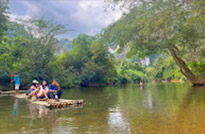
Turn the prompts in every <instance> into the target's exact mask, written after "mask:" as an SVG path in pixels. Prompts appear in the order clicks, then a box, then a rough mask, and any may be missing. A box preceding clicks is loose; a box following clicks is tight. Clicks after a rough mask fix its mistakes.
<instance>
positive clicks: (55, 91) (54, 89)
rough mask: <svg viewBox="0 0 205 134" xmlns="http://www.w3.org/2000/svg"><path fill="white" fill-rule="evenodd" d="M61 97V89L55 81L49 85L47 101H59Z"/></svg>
mask: <svg viewBox="0 0 205 134" xmlns="http://www.w3.org/2000/svg"><path fill="white" fill-rule="evenodd" d="M61 95H62V91H61V87H60V85H59V84H58V82H57V81H56V80H53V82H52V83H51V84H50V85H49V88H48V98H49V99H60V98H61Z"/></svg>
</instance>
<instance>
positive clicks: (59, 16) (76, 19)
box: [9, 0, 122, 39]
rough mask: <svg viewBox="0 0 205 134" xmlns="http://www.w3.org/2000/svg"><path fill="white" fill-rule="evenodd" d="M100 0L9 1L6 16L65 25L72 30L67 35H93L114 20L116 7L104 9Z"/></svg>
mask: <svg viewBox="0 0 205 134" xmlns="http://www.w3.org/2000/svg"><path fill="white" fill-rule="evenodd" d="M106 5H107V4H106V3H104V0H10V3H9V11H10V13H11V15H10V19H11V20H15V19H16V18H23V19H26V18H40V17H44V18H45V19H48V20H54V21H55V22H57V23H59V24H62V25H65V26H66V28H68V29H72V30H74V31H72V32H68V33H67V34H66V35H67V36H69V38H71V39H73V38H76V37H77V36H78V35H79V34H82V33H84V34H88V35H95V34H97V33H100V32H101V31H102V29H103V28H105V27H106V26H108V25H109V24H111V23H112V22H114V21H116V20H118V19H119V18H120V17H121V15H122V12H121V11H120V10H119V9H115V10H111V9H110V10H108V11H105V9H106Z"/></svg>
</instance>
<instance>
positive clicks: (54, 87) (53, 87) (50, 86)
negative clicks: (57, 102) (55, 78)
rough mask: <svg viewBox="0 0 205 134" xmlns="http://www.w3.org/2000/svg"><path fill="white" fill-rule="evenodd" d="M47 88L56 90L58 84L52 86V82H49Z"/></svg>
mask: <svg viewBox="0 0 205 134" xmlns="http://www.w3.org/2000/svg"><path fill="white" fill-rule="evenodd" d="M48 89H49V90H56V91H57V90H58V86H56V85H55V86H53V85H52V84H50V85H49V87H48Z"/></svg>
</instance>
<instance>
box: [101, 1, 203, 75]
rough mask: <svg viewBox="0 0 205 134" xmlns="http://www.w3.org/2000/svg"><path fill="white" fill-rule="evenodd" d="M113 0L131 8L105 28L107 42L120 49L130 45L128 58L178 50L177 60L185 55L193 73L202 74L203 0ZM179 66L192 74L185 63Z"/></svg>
mask: <svg viewBox="0 0 205 134" xmlns="http://www.w3.org/2000/svg"><path fill="white" fill-rule="evenodd" d="M108 1H109V0H108ZM110 1H112V2H116V3H121V4H122V6H123V7H132V8H127V10H128V11H127V12H126V13H125V14H124V15H123V16H122V17H121V18H120V19H119V20H118V21H117V22H115V23H113V24H111V25H110V26H109V27H108V28H106V29H105V32H104V38H105V39H107V44H108V45H110V46H111V47H113V48H117V47H118V46H119V47H120V49H119V50H122V48H124V47H125V46H126V47H127V45H129V50H130V51H129V53H128V54H127V55H128V57H132V56H137V57H141V58H144V57H146V56H152V55H156V54H163V53H164V52H165V53H167V52H169V51H171V50H175V51H176V52H175V54H176V55H177V57H174V56H173V57H174V58H175V60H178V59H179V58H178V57H180V59H182V58H183V59H184V61H183V62H186V63H188V64H189V65H190V66H191V68H190V69H191V71H192V72H193V73H194V75H198V74H203V73H202V72H203V70H202V68H203V67H204V65H202V64H201V62H200V61H199V59H201V58H202V59H204V57H201V55H202V53H203V47H204V43H205V42H204V41H205V40H204V34H205V33H204V31H205V27H204V25H205V19H204V18H205V14H204V12H205V1H204V0H198V1H193V0H191V1H187V0H182V1H177V0H166V1H163V0H155V1H153V0H146V1H144V0H128V1H125V0H110ZM177 58H178V59H177ZM181 63H182V62H181ZM177 65H178V66H179V67H180V68H181V70H182V69H185V70H186V71H184V74H187V73H190V71H188V70H187V67H186V65H184V64H177ZM190 66H189V67H190ZM199 68H201V69H199ZM196 70H200V72H198V71H196ZM170 73H172V72H169V73H168V72H167V74H170ZM158 75H160V74H158ZM191 75H192V74H191ZM186 76H188V75H186ZM192 76H193V75H192ZM169 77H170V76H169ZM169 77H168V78H169ZM192 78H193V77H192Z"/></svg>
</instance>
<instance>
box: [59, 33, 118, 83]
mask: <svg viewBox="0 0 205 134" xmlns="http://www.w3.org/2000/svg"><path fill="white" fill-rule="evenodd" d="M59 61H60V63H61V64H62V65H63V67H64V68H65V69H69V68H72V69H74V70H75V71H77V72H78V73H79V77H78V79H79V80H80V84H81V85H82V86H87V85H89V84H96V83H99V84H110V83H112V82H113V79H114V77H115V75H116V71H115V68H114V62H113V59H112V57H111V56H110V53H109V52H108V48H107V47H106V46H104V45H102V44H101V42H100V41H99V40H98V37H97V36H94V37H93V36H88V35H84V34H81V35H79V36H78V37H77V38H76V39H74V40H73V41H72V50H71V51H69V52H64V53H63V55H61V56H59Z"/></svg>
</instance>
